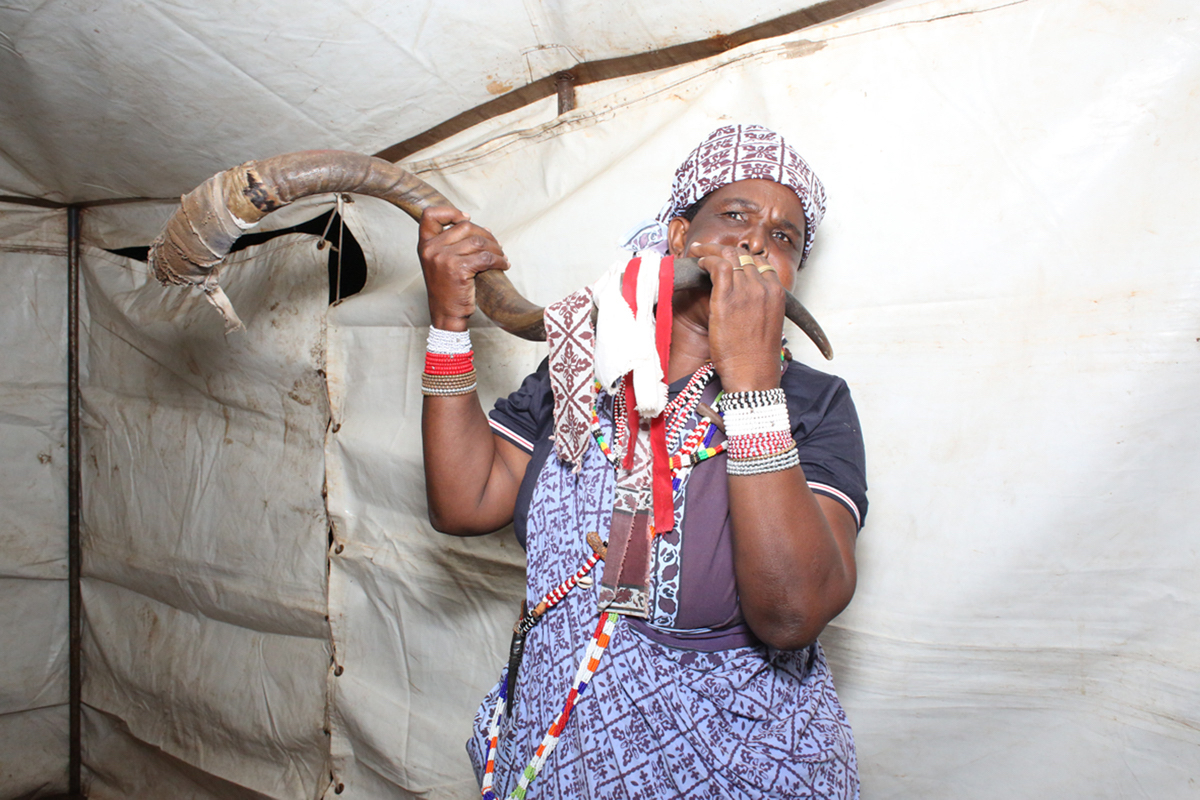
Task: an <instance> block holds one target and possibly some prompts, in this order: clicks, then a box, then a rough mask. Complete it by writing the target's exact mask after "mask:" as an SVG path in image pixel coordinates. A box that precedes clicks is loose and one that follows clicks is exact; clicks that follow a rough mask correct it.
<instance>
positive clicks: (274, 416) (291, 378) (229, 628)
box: [82, 211, 330, 798]
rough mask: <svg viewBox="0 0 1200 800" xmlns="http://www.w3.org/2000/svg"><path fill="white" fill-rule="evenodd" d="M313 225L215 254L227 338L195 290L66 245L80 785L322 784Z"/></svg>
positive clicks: (184, 792)
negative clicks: (71, 254) (79, 640)
mask: <svg viewBox="0 0 1200 800" xmlns="http://www.w3.org/2000/svg"><path fill="white" fill-rule="evenodd" d="M123 213H129V212H128V211H125V212H123ZM84 229H85V233H86V232H87V231H88V230H89V226H88V217H87V216H85V227H84ZM111 229H112V228H110V226H109V225H107V224H106V223H105V219H104V215H103V214H102V213H101V214H98V215H97V219H96V220H94V224H92V225H91V226H90V230H91V231H92V235H93V238H91V239H89V240H88V241H89V243H91V244H110V243H109V242H107V241H103V240H104V237H105V233H106V231H109V230H111ZM316 242H317V240H316V239H315V238H314V237H311V236H300V235H289V236H284V237H280V238H276V239H273V240H271V241H270V242H268V243H266V244H264V245H260V246H258V247H254V248H251V249H248V250H246V251H243V252H241V253H238V254H235V255H234V256H232V257H231V258H230V259H229V260H228V266H226V267H224V269H225V270H226V276H225V281H224V283H225V286H226V289H227V290H228V292H229V294H230V296H231V297H232V298H233V300H234V302H235V303H237V304H238V305H239V307H240V308H241V309H242V311H243V314H242V317H243V320H244V321H245V322H246V324H247V328H248V330H247V331H246V332H245V333H242V334H240V335H238V336H235V337H229V338H226V337H225V336H224V334H223V331H222V323H221V320H220V319H219V317H218V316H214V311H213V309H212V308H211V307H210V306H209V305H208V303H207V302H205V301H204V299H203V295H202V294H200V293H199V292H187V291H179V290H176V291H167V290H165V289H163V288H162V287H161V286H159V285H158V283H157V281H155V280H154V279H153V277H152V276H150V275H149V272H148V267H147V265H146V264H144V263H142V262H139V261H133V260H130V259H125V258H121V257H118V256H115V255H113V254H111V253H108V252H106V251H104V250H102V249H98V248H97V247H88V248H87V249H86V250H85V253H84V261H83V265H84V269H83V273H84V289H85V297H86V307H85V314H84V320H83V325H84V329H85V331H86V335H85V336H84V337H83V338H84V345H83V364H84V366H85V369H86V377H85V378H83V380H82V406H83V440H84V444H83V447H84V451H83V460H84V467H83V485H84V531H83V553H84V555H83V573H84V579H83V587H82V588H83V601H84V615H85V619H86V624H85V627H84V645H83V646H84V650H83V661H84V679H85V682H84V687H83V701H84V723H85V731H84V766H85V769H86V770H87V774H88V779H89V781H90V784H91V796H92V797H94V798H106V797H111V798H128V797H166V796H172V797H222V798H259V797H270V798H312V797H318V796H319V795H320V793H321V792H322V791H324V789H325V787H326V785H327V784H328V780H329V773H328V764H327V761H328V752H329V744H328V736H327V734H326V732H325V682H326V678H327V673H328V671H329V668H330V653H329V633H328V624H327V622H326V619H325V615H326V599H325V550H326V546H327V543H328V521H327V517H326V514H325V508H324V502H323V500H322V487H323V484H324V469H323V464H322V457H321V449H322V447H323V441H324V436H325V428H326V422H327V419H328V405H327V400H326V393H325V382H324V379H323V377H322V375H321V370H322V368H323V363H324V326H323V318H324V315H325V309H326V306H327V303H328V283H327V277H326V261H327V251H322V250H319V249H318V248H317V246H316Z"/></svg>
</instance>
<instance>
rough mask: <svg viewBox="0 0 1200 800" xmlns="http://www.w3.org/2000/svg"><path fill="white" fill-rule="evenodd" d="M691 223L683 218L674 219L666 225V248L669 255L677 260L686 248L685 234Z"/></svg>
mask: <svg viewBox="0 0 1200 800" xmlns="http://www.w3.org/2000/svg"><path fill="white" fill-rule="evenodd" d="M691 226H692V223H690V222H688V221H687V220H686V219H684V218H683V217H675V218H674V219H672V220H671V221H670V222H668V223H667V248H668V250H669V252H670V253H671V255H673V256H675V257H676V258H679V257H680V256H682V255H684V248H685V247H686V246H687V232H688V228H690V227H691Z"/></svg>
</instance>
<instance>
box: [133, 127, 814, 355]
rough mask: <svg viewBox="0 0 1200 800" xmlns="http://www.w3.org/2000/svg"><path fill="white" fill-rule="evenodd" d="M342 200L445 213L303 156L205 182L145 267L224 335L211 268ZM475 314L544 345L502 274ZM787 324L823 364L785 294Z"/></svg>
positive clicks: (410, 179) (222, 306) (485, 277)
mask: <svg viewBox="0 0 1200 800" xmlns="http://www.w3.org/2000/svg"><path fill="white" fill-rule="evenodd" d="M327 192H344V193H349V194H365V195H369V196H371V197H379V198H381V199H383V200H387V201H388V202H389V203H391V204H393V205H395V206H397V207H399V208H400V209H402V210H403V211H405V212H406V213H407V214H408V215H409V216H411V217H412V218H413V219H416V220H419V219H420V218H421V214H422V213H423V212H424V211H425V209H426V208H429V207H431V206H450V205H453V204H452V203H451V202H450V201H449V200H447V199H446V198H445V197H443V196H442V194H441V193H440V192H438V191H437V190H436V189H434V188H433V187H432V186H430V185H429V184H427V183H425V182H424V181H422V180H421V179H420V178H418V177H416V176H415V175H413V174H412V173H410V172H408V171H406V170H404V169H401V168H400V167H398V166H396V165H395V164H392V163H391V162H388V161H384V160H382V159H379V158H372V157H370V156H365V155H361V154H359V153H348V152H345V151H342V150H305V151H303V152H299V153H288V154H285V155H281V156H275V157H274V158H268V159H264V160H262V161H248V162H246V163H245V164H242V165H241V166H239V167H234V168H233V169H228V170H225V171H224V172H221V173H218V174H216V175H214V176H212V177H211V178H209V179H208V180H207V181H205V182H204V183H202V184H200V186H198V187H196V188H195V189H193V190H192V191H191V192H189V193H188V194H186V195H184V196H183V200H182V203H181V206H180V208H179V209H178V210H177V211H176V212H175V213H174V214H173V215H172V216H171V219H170V220H168V221H167V224H166V227H164V228H163V231H162V233H161V234H159V236H158V238H157V239H155V240H154V244H153V245H152V246H151V248H150V266H151V268H152V269H153V270H154V274H155V276H156V277H157V278H158V279H159V281H160V282H162V283H164V284H176V285H187V286H200V287H201V288H203V289H204V292H205V293H206V294H207V295H208V299H209V301H210V302H211V303H212V304H213V305H215V306H216V307H217V308H218V309H219V310H220V311H221V314H222V315H223V316H224V317H225V328H226V331H233V330H238V329H240V328H241V327H242V323H241V320H240V319H238V316H237V313H236V312H235V311H234V310H233V305H232V304H231V303H230V302H229V298H228V297H226V295H225V293H224V292H223V291H222V290H221V286H220V284H219V282H218V278H219V275H220V270H219V264H220V263H221V260H222V259H223V258H224V257H225V256H226V255H228V253H229V249H230V248H231V247H232V246H233V243H234V242H235V241H237V239H238V237H239V236H241V235H242V233H243V232H244V231H245V230H246V229H247V228H249V227H250V226H252V225H254V224H255V223H256V222H258V221H259V220H260V219H262V218H263V217H265V216H266V215H267V214H270V213H271V212H272V211H275V210H277V209H280V208H283V207H284V206H286V205H288V204H289V203H292V202H294V201H296V200H299V199H300V198H302V197H308V196H309V195H314V194H325V193H327ZM675 269H676V281H675V285H676V287H677V288H685V287H698V286H703V285H705V282H706V281H707V279H708V276H707V275H706V274H705V273H704V271H703V270H701V269H700V268H699V267H698V266H697V265H696V262H695V260H694V259H678V260H676V267H675ZM475 301H476V304H477V305H478V306H479V308H480V310H482V311H483V313H484V314H487V315H488V316H489V317H491V319H492V320H493V321H495V323H496V324H497V325H499V326H500V327H501V328H503V329H504V330H506V331H508V332H509V333H512V334H515V335H517V336H520V337H522V338H524V339H531V340H535V341H540V340H544V339H545V338H546V332H545V328H544V327H543V324H542V308H541V307H540V306H536V305H534V304H533V303H531V302H529V301H528V300H526V299H525V298H524V297H522V296H521V294H520V293H519V292H518V291H517V289H516V287H515V286H513V285H512V281H510V280H509V279H508V277H507V276H506V275H505V274H504V273H503V272H497V271H495V270H491V271H488V272H482V273H480V274H479V275H477V276H476V278H475ZM786 313H787V316H788V319H790V320H792V321H793V322H795V323H796V324H797V325H798V326H800V328H801V330H803V331H804V332H805V333H806V334H808V336H809V338H811V339H812V340H813V342H814V343H815V344H816V345H817V348H818V349H820V351H821V353H822V354H824V356H825V357H826V358H832V357H833V351H832V350H831V349H830V348H829V341H828V340H827V339H826V338H825V334H824V332H823V331H821V327H820V326H819V325H817V323H816V320H814V319H813V318H812V315H811V314H809V313H808V312H807V311H806V310H805V309H804V306H802V305H801V304H800V302H799V301H798V300H796V298H795V297H793V296H792V295H791V294H790V293H789V294H788V296H787V311H786Z"/></svg>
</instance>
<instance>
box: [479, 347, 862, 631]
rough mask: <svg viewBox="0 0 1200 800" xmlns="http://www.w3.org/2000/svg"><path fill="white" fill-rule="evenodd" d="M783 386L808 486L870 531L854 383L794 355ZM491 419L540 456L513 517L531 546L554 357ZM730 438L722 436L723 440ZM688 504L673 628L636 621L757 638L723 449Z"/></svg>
mask: <svg viewBox="0 0 1200 800" xmlns="http://www.w3.org/2000/svg"><path fill="white" fill-rule="evenodd" d="M687 381H688V377H684V378H681V379H680V380H678V381H676V382H675V383H673V384H672V385H671V386H670V395H671V396H672V397H674V395H675V394H677V393H678V392H679V391H680V390H681V389H682V388H683V387H684V385H685V384H686V383H687ZM780 385H781V387H782V388H783V390H784V395H785V396H786V398H787V406H788V418H789V420H790V421H791V425H792V434H793V436H794V437H795V439H796V446H797V450H798V453H799V456H800V466H801V468H802V469H803V470H804V476H805V479H806V480H807V482H808V485H809V488H810V489H811V490H812V491H813V492H815V493H818V494H823V495H826V496H828V497H832V498H833V499H835V500H837V501H838V502H839V503H841V504H842V505H843V506H845V507H846V509H847V510H848V511H849V512H850V514H851V515H852V516H853V517H854V519H855V521H856V523H857V525H858V527H859V528H861V527H862V523H863V520H864V519H865V518H866V514H867V482H866V457H865V454H864V449H863V439H862V432H861V430H860V429H859V423H858V414H857V413H856V411H855V409H854V403H853V401H852V400H851V399H850V391H849V389H848V388H847V386H846V383H845V381H843V380H842V379H841V378H838V377H836V376H833V375H828V374H826V373H823V372H819V371H818V370H815V369H812V368H811V367H808V366H805V365H803V364H800V363H798V362H795V361H793V362H789V363H788V365H787V368H786V369H785V371H784V372H783V375H782V376H781V379H780ZM719 389H720V379H719V378H714V379H713V380H712V381H711V382H710V384H709V386H708V388H707V389H706V391H705V393H704V394H705V396H704V402H706V403H707V404H709V405H712V399H713V398H714V397H715V395H716V393H717V391H719ZM489 419H490V422H491V426H492V429H493V431H495V432H496V434H497V435H499V436H501V437H503V438H504V439H506V440H507V441H509V442H511V443H512V444H514V445H516V446H517V447H519V448H521V449H522V450H524V451H525V452H527V453H530V454H531V459H530V462H529V466H528V467H527V468H526V473H525V477H524V480H523V481H522V483H521V487H520V490H519V492H518V495H517V503H516V510H515V513H514V519H513V527H514V529H515V531H516V535H517V538H518V540H519V541H520V542H521V545H522V546H525V541H526V535H527V530H526V522H527V518H528V513H529V504H530V502H531V500H532V498H533V492H534V487H535V485H536V483H537V477H538V475H539V474H540V473H541V471H542V468H543V466H544V465H545V464H546V462H547V459H549V458H553V457H554V455H553V454H554V443H553V441H552V439H551V434H552V432H553V428H554V401H553V396H552V394H551V391H550V378H549V368H548V365H547V362H546V361H543V362H542V363H541V365H540V366H539V367H538V369H537V371H536V372H534V373H533V374H532V375H530V376H528V377H527V378H525V380H524V381H523V382H522V384H521V386H520V388H518V389H517V390H516V391H515V392H513V393H512V394H510V395H509V396H508V397H507V398H501V399H499V400H497V401H496V405H495V408H494V409H493V410H492V412H491V414H490V416H489ZM697 422H698V418H696V417H693V419H692V420H691V421H689V423H688V428H690V427H691V426H692V425H694V424H696V423H697ZM722 439H723V437H722V435H721V434H720V432H718V433H717V434H716V438H715V439H714V442H720V441H722ZM684 503H685V506H684V509H683V520H684V522H683V536H682V537H681V558H680V561H679V567H678V569H679V570H680V571H681V573H682V574H681V575H680V576H679V590H678V594H677V602H678V608H677V612H676V614H675V618H674V622H673V624H672V625H671V630H669V631H665V632H664V631H662V630H660V629H658V628H655V627H653V626H648V625H646V624H645V623H640V622H638V623H637V627H638V628H639V629H643V632H645V633H646V634H647V635H648V636H650V637H651V638H654V639H657V640H660V641H662V642H663V643H664V644H670V645H675V646H683V647H690V648H692V649H699V650H713V649H725V648H729V647H737V646H743V645H746V644H751V643H753V642H754V639H753V635H752V634H751V633H750V632H749V629H748V628H747V627H746V626H745V623H744V621H743V619H742V615H741V607H740V605H739V603H738V599H737V586H736V583H735V580H734V573H733V546H732V533H731V526H730V517H729V493H728V483H727V478H726V475H725V455H724V454H723V453H722V454H720V455H718V456H716V457H714V458H711V459H708V460H707V461H704V462H701V463H700V464H698V465H697V466H695V467H693V471H692V474H691V475H690V476H689V480H688V483H687V489H686V496H685V499H684Z"/></svg>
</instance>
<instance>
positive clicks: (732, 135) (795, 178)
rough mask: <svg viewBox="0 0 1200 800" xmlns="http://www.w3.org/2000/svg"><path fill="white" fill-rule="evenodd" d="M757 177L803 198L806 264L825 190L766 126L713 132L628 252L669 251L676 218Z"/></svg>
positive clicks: (634, 234)
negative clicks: (721, 191)
mask: <svg viewBox="0 0 1200 800" xmlns="http://www.w3.org/2000/svg"><path fill="white" fill-rule="evenodd" d="M755 178H759V179H763V180H769V181H775V182H776V183H782V184H783V185H784V186H787V187H788V188H790V189H791V190H792V191H794V192H795V193H796V196H797V197H798V198H800V205H801V206H803V207H804V222H805V225H804V252H803V254H802V255H801V259H800V260H801V263H803V261H804V259H806V258H808V251H809V250H811V249H812V243H813V237H814V236H815V235H816V233H817V226H818V225H820V224H821V219H822V218H823V217H824V216H825V187H824V185H822V183H821V180H820V179H819V178H818V177H817V176H816V174H815V173H814V172H813V171H812V168H811V167H809V166H808V162H806V161H805V160H804V159H803V158H801V157H800V154H799V153H797V152H796V150H795V149H794V148H793V147H792V146H791V145H789V144H788V143H787V142H785V141H784V139H783V137H782V136H780V135H779V134H778V133H776V132H775V131H773V130H771V129H770V128H764V127H763V126H762V125H726V126H724V127H721V128H717V129H716V130H715V131H713V132H712V133H710V134H709V135H708V138H707V139H705V140H704V141H703V142H701V143H700V146H699V147H697V148H696V149H695V150H693V151H692V152H691V154H690V155H689V156H688V157H687V158H686V159H684V162H683V163H682V164H680V165H679V169H677V170H675V182H674V183H673V184H672V186H671V199H670V200H668V201H667V203H666V205H664V206H663V207H662V210H661V211H659V212H658V217H657V218H656V219H655V220H654V221H652V222H649V223H644V224H642V225H640V226H638V227H637V228H636V229H634V230H633V231H632V232H631V233H630V235H629V236H628V237H627V241H626V243H625V248H626V249H628V250H633V251H635V252H637V251H640V250H647V249H665V247H666V224H667V223H668V222H670V221H671V220H672V219H673V218H674V217H678V216H679V215H680V214H682V213H683V212H684V211H686V210H687V209H688V208H689V207H691V206H692V205H693V204H694V203H696V201H698V200H700V199H701V198H703V197H705V196H706V195H708V194H709V193H710V192H713V191H716V190H717V189H720V188H721V187H722V186H726V185H728V184H731V183H733V182H735V181H745V180H751V179H755Z"/></svg>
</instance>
